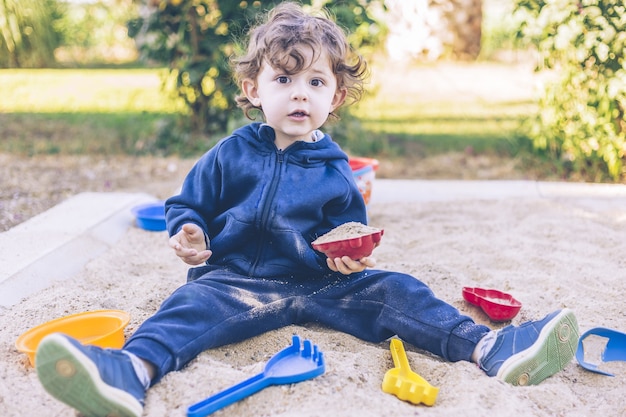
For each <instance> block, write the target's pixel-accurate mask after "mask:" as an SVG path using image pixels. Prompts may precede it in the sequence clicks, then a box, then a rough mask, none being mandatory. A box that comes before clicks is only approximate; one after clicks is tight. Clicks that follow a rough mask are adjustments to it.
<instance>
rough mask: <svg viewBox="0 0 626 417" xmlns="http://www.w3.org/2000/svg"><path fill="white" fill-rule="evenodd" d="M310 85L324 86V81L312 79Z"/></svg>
mask: <svg viewBox="0 0 626 417" xmlns="http://www.w3.org/2000/svg"><path fill="white" fill-rule="evenodd" d="M311 85H312V86H313V87H321V86H323V85H324V81H322V80H320V79H319V78H314V79H312V80H311Z"/></svg>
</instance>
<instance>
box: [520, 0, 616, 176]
mask: <svg viewBox="0 0 626 417" xmlns="http://www.w3.org/2000/svg"><path fill="white" fill-rule="evenodd" d="M516 13H521V14H522V16H523V19H522V24H521V26H520V28H519V32H518V36H519V37H520V38H524V39H529V40H530V41H532V42H533V43H534V45H535V46H536V48H537V50H538V52H539V54H540V57H541V64H540V66H539V67H540V68H551V69H554V70H555V71H556V74H558V77H557V79H556V81H554V82H553V83H551V84H549V85H548V86H547V88H546V90H545V94H544V95H543V97H542V98H541V100H540V102H539V112H538V115H537V117H536V118H535V119H533V120H531V121H530V123H529V124H528V126H529V128H528V135H529V138H530V140H531V142H532V145H533V148H534V150H535V151H536V152H538V153H543V154H544V155H546V156H548V157H549V158H551V159H552V160H553V161H554V163H555V164H559V165H560V166H561V168H562V169H563V170H564V171H567V172H566V174H571V173H574V174H576V175H579V176H581V177H583V178H588V179H593V180H596V181H602V180H613V181H621V180H624V179H626V169H625V168H624V167H625V163H626V122H625V121H624V111H625V110H626V62H625V60H624V59H625V57H624V51H625V49H626V7H625V6H624V4H623V0H582V1H575V0H518V2H517V5H516Z"/></svg>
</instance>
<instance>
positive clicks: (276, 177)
mask: <svg viewBox="0 0 626 417" xmlns="http://www.w3.org/2000/svg"><path fill="white" fill-rule="evenodd" d="M284 155H285V152H284V151H283V150H281V149H277V150H276V165H275V166H274V174H273V175H272V181H271V182H270V188H269V191H268V192H267V198H266V199H265V201H264V203H263V207H262V210H261V224H260V230H261V236H259V240H263V237H264V234H265V233H266V232H267V230H266V227H267V223H268V218H269V216H270V207H271V206H272V202H273V201H274V197H275V196H276V190H277V189H278V183H279V182H280V173H281V170H282V165H283V161H284ZM262 253H263V245H258V248H257V252H256V255H255V257H254V262H252V264H251V267H250V274H249V275H250V276H252V277H253V276H255V271H256V268H257V266H258V264H259V261H260V260H261V255H262Z"/></svg>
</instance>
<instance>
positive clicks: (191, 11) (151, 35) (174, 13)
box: [129, 0, 377, 133]
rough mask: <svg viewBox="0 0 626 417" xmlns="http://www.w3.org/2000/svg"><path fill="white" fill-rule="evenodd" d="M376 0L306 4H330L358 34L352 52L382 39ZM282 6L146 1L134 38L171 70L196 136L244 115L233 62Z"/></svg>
mask: <svg viewBox="0 0 626 417" xmlns="http://www.w3.org/2000/svg"><path fill="white" fill-rule="evenodd" d="M370 2H372V0H363V1H361V0H340V1H333V2H332V3H331V2H330V1H322V2H320V1H314V2H312V1H310V0H309V1H304V2H303V3H304V4H311V3H315V4H318V5H319V4H320V3H321V4H325V3H328V7H329V8H330V9H332V11H333V13H334V14H335V15H336V17H337V21H338V22H339V23H340V24H341V25H342V26H344V27H346V28H347V29H349V30H351V31H352V32H353V35H352V36H351V38H350V40H351V41H352V43H353V46H355V47H360V46H362V45H368V44H372V43H374V42H375V40H376V35H377V33H376V32H375V31H374V29H375V27H376V26H375V25H374V24H373V20H372V18H370V17H369V16H368V14H367V10H366V5H367V4H368V3H370ZM276 3H280V1H278V0H263V1H261V0H257V1H232V0H142V6H141V8H140V10H141V12H140V16H139V17H138V18H137V19H134V20H132V21H131V22H129V36H131V37H132V38H134V39H135V40H136V41H137V44H138V46H139V48H140V51H141V53H142V56H143V57H144V58H146V59H149V60H153V61H156V62H159V63H163V64H166V65H167V67H168V69H169V77H170V80H172V81H173V84H174V85H175V86H176V87H175V89H176V91H177V93H178V95H179V96H180V97H181V98H182V99H183V100H184V102H185V104H186V106H187V109H188V110H189V114H190V115H191V118H192V126H193V127H194V129H195V130H199V131H202V132H204V133H215V132H224V131H226V130H227V128H228V126H229V123H230V122H232V120H233V119H234V118H236V117H238V115H239V113H240V112H239V111H236V105H235V100H234V97H235V95H236V94H237V92H238V88H237V86H236V85H234V83H233V82H232V78H231V71H230V62H229V60H230V57H231V56H232V55H233V54H235V53H236V52H237V51H238V50H239V48H241V45H240V43H239V40H240V39H241V38H243V37H244V36H245V34H246V32H247V30H248V28H249V26H250V25H251V24H253V23H254V22H255V19H256V17H257V16H258V15H259V14H261V13H264V12H265V11H266V10H268V9H269V8H271V7H272V6H273V5H274V4H276Z"/></svg>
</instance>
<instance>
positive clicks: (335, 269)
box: [326, 258, 339, 272]
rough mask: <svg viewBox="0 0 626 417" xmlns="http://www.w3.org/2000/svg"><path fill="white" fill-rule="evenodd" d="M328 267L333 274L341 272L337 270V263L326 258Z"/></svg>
mask: <svg viewBox="0 0 626 417" xmlns="http://www.w3.org/2000/svg"><path fill="white" fill-rule="evenodd" d="M326 265H328V267H329V268H330V270H331V271H333V272H339V270H338V269H337V266H335V261H334V260H332V259H330V258H326Z"/></svg>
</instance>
